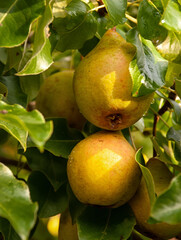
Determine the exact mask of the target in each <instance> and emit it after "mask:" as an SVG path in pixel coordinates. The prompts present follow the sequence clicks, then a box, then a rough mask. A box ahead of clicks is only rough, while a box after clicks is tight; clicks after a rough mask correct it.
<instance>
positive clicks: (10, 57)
mask: <svg viewBox="0 0 181 240" xmlns="http://www.w3.org/2000/svg"><path fill="white" fill-rule="evenodd" d="M6 51H7V62H6V66H5V69H4V73H6V72H8V71H10V70H11V69H12V68H14V69H15V70H16V71H17V70H18V66H19V63H20V61H21V58H22V47H21V46H19V47H14V48H8V49H7V50H6Z"/></svg>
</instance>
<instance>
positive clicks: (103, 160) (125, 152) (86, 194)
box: [67, 131, 141, 207]
mask: <svg viewBox="0 0 181 240" xmlns="http://www.w3.org/2000/svg"><path fill="white" fill-rule="evenodd" d="M67 175H68V180H69V183H70V186H71V188H72V191H73V193H74V194H75V196H76V197H77V199H78V200H79V201H80V202H82V203H85V204H92V205H101V206H110V207H111V206H113V207H115V205H116V204H119V206H121V205H123V204H124V203H126V202H127V201H128V200H129V199H130V198H131V197H132V196H133V195H134V194H135V192H136V190H137V187H138V185H139V183H140V180H141V171H140V168H139V166H138V164H137V163H136V161H135V150H134V149H133V148H132V146H131V145H130V144H129V143H128V142H127V140H126V139H125V138H124V136H123V135H122V133H121V132H112V131H100V132H97V133H95V134H92V135H90V136H88V137H87V138H85V139H83V140H81V141H80V142H79V143H78V144H77V145H76V146H75V147H74V148H73V150H72V152H71V154H70V156H69V159H68V163H67Z"/></svg>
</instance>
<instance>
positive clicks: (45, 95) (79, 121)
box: [36, 70, 85, 129]
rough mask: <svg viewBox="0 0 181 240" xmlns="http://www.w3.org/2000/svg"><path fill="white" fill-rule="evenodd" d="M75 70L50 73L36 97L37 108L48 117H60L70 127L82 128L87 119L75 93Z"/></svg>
mask: <svg viewBox="0 0 181 240" xmlns="http://www.w3.org/2000/svg"><path fill="white" fill-rule="evenodd" d="M73 75H74V71H72V70H66V71H62V72H58V73H55V74H53V75H50V76H49V77H48V78H46V79H45V82H44V83H43V84H42V86H41V88H40V91H39V94H38V96H37V98H36V108H37V109H38V110H39V111H40V112H41V113H42V114H43V115H44V116H45V117H46V118H47V117H60V118H65V119H67V121H68V124H69V126H70V127H75V128H79V129H80V128H82V126H83V124H84V123H85V119H84V117H83V116H82V114H81V113H80V112H79V110H78V107H77V104H76V101H75V97H74V93H73V86H72V82H73Z"/></svg>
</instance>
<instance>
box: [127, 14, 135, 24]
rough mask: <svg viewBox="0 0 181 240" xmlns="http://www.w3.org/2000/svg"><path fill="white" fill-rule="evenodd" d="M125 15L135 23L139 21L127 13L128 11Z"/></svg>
mask: <svg viewBox="0 0 181 240" xmlns="http://www.w3.org/2000/svg"><path fill="white" fill-rule="evenodd" d="M125 15H126V17H127V19H128V20H130V21H131V22H133V23H135V24H137V23H138V22H137V19H136V18H134V17H132V16H130V15H129V14H127V13H126V14H125Z"/></svg>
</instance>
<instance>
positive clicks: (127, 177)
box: [36, 29, 178, 240]
mask: <svg viewBox="0 0 181 240" xmlns="http://www.w3.org/2000/svg"><path fill="white" fill-rule="evenodd" d="M135 51H136V50H135V47H134V46H133V45H132V44H130V43H128V42H126V40H125V39H124V38H123V37H121V36H120V34H118V33H117V32H116V31H115V30H113V29H111V30H108V31H107V32H106V33H105V34H104V36H103V37H102V39H101V40H100V42H99V43H98V45H97V46H96V47H95V48H94V49H93V50H92V51H91V52H90V53H89V54H88V55H86V57H85V58H83V59H82V61H81V62H80V64H79V66H78V67H77V69H76V70H75V72H73V71H63V72H60V73H56V74H53V75H51V76H50V77H48V78H47V79H46V81H45V82H44V84H43V85H42V87H41V89H40V92H39V95H38V97H37V100H36V106H37V108H38V109H39V110H40V111H41V112H42V113H43V114H44V116H45V117H63V118H66V119H67V121H68V123H69V125H70V126H71V127H76V128H79V129H82V127H83V124H84V123H85V121H86V120H88V121H89V122H91V123H92V124H94V125H95V126H97V127H99V128H101V129H103V130H102V131H99V132H97V133H95V134H92V135H90V136H88V137H86V138H85V139H84V140H82V141H80V142H79V143H78V144H77V145H76V146H75V147H74V148H73V150H72V152H71V154H70V156H69V159H68V163H67V175H68V180H69V183H70V186H71V188H72V191H73V193H74V194H75V196H76V197H77V199H78V200H79V201H80V202H82V203H85V204H92V205H99V206H100V205H101V206H106V207H113V208H115V207H119V206H121V205H123V204H125V203H126V202H129V203H130V206H131V207H132V209H133V212H134V214H135V217H136V219H137V223H138V226H139V228H140V229H141V231H142V232H143V233H145V232H149V233H152V234H153V235H154V236H158V237H161V238H164V239H165V238H167V237H173V236H175V234H177V232H176V229H178V226H173V225H169V226H168V224H165V223H163V224H162V223H160V225H159V224H158V227H157V225H155V224H154V226H152V225H151V226H150V224H148V223H146V221H147V219H148V218H149V214H150V203H149V197H148V193H147V189H146V187H145V184H144V180H143V179H142V176H141V170H140V168H139V166H138V164H137V163H136V161H135V150H134V149H133V147H132V146H131V145H130V144H129V142H128V141H127V140H126V139H125V138H124V136H123V135H122V133H121V131H120V130H121V129H124V128H127V127H129V126H131V125H132V124H134V123H135V122H136V121H138V120H139V119H140V118H141V117H142V116H143V115H144V113H145V112H146V111H147V110H148V108H149V106H150V103H151V102H152V100H153V94H149V95H146V96H143V97H137V98H134V97H132V95H131V89H132V80H131V76H130V73H129V64H130V62H131V60H132V59H133V58H134V56H135ZM57 99H59V100H58V101H57ZM85 119H86V120H85ZM141 179H142V180H141ZM140 182H141V184H140ZM143 206H144V207H143ZM60 228H61V229H60V233H59V236H60V239H61V240H64V239H65V240H66V239H69V240H74V239H75V240H77V239H78V236H77V230H76V226H75V225H72V221H71V217H70V214H69V212H68V211H66V212H65V213H63V214H62V217H61V220H60ZM160 228H162V230H161V233H160ZM169 228H170V230H169V231H168V229H169ZM166 232H167V233H168V232H169V233H168V234H166ZM66 234H70V236H69V235H66Z"/></svg>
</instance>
